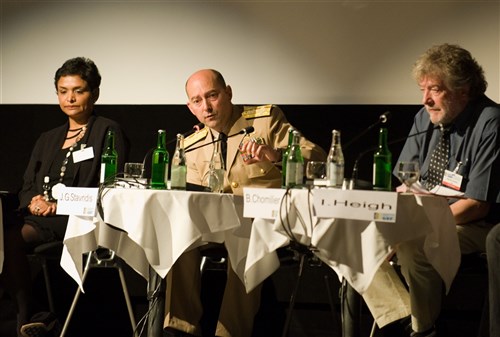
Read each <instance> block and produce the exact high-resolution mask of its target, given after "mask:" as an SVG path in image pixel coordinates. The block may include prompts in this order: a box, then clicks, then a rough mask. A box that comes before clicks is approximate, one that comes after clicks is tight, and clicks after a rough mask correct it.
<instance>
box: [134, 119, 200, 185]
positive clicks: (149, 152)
mask: <svg viewBox="0 0 500 337" xmlns="http://www.w3.org/2000/svg"><path fill="white" fill-rule="evenodd" d="M203 127H205V124H203V123H198V124H196V125H194V126H193V127H192V128H191V129H190V130H188V131H186V132H184V133H183V134H182V135H183V136H184V137H187V136H190V135H192V134H193V133H195V132H197V131H200V130H201V129H203ZM176 140H177V137H175V138H174V139H171V140H169V141H168V142H167V143H166V145H169V144H172V143H173V142H174V141H176ZM154 149H155V147H152V148H150V149H149V150H148V152H146V155H145V156H144V159H143V160H142V176H144V170H145V168H146V159H147V158H148V157H149V155H150V154H151V152H153V150H154Z"/></svg>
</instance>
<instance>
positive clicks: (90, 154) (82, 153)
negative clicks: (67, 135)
mask: <svg viewBox="0 0 500 337" xmlns="http://www.w3.org/2000/svg"><path fill="white" fill-rule="evenodd" d="M91 158H94V148H93V147H92V146H90V147H85V148H83V149H81V150H78V151H74V152H73V163H79V162H81V161H84V160H87V159H91Z"/></svg>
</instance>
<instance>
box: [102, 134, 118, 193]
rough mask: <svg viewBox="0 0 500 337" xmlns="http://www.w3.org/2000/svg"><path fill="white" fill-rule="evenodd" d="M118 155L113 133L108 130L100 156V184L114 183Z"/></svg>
mask: <svg viewBox="0 0 500 337" xmlns="http://www.w3.org/2000/svg"><path fill="white" fill-rule="evenodd" d="M117 163H118V153H117V152H116V150H115V132H114V131H113V130H108V133H107V134H106V140H105V143H104V149H103V151H102V155H101V176H100V182H101V184H108V183H110V182H112V181H114V179H115V177H116V174H117V170H118V167H117Z"/></svg>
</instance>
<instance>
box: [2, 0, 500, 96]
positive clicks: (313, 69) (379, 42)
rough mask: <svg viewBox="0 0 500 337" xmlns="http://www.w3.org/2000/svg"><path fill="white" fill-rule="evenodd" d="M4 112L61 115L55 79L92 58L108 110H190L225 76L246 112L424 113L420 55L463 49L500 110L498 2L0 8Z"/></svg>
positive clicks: (252, 1) (9, 1)
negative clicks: (41, 109)
mask: <svg viewBox="0 0 500 337" xmlns="http://www.w3.org/2000/svg"><path fill="white" fill-rule="evenodd" d="M0 11H1V14H0V19H1V20H0V25H1V31H0V46H1V52H0V72H1V74H0V75H1V76H0V78H1V82H0V103H1V104H26V103H30V104H53V103H56V97H55V94H54V87H53V83H52V81H53V75H54V72H55V70H56V69H57V68H58V67H59V66H60V65H61V64H62V63H63V62H64V61H65V60H66V59H68V58H71V57H75V56H87V57H90V58H92V59H93V60H94V61H95V62H96V64H97V65H98V67H99V68H100V70H101V73H102V75H103V83H102V92H101V98H100V101H99V103H102V104H183V103H184V102H185V96H184V91H183V86H184V82H185V80H186V78H187V76H188V75H189V74H191V73H192V72H193V71H194V70H196V69H199V68H205V67H211V68H216V69H219V70H220V71H221V72H222V73H223V74H224V75H225V77H226V80H227V81H228V83H229V84H231V85H232V87H233V90H234V94H235V97H234V101H235V102H236V103H257V102H260V103H262V102H269V103H277V104H418V103H419V102H420V96H419V92H418V90H417V87H416V85H415V83H414V82H413V80H412V79H411V77H410V69H411V66H412V64H413V62H414V60H415V59H416V57H417V56H418V55H420V54H421V53H422V52H423V51H424V50H425V49H427V48H428V47H429V46H431V45H433V44H437V43H443V42H449V43H458V44H460V45H462V46H463V47H465V48H467V49H469V50H470V51H471V52H472V53H473V55H474V56H475V57H476V58H477V60H478V61H479V62H480V63H481V64H482V65H483V66H484V69H485V72H486V76H487V79H488V82H489V89H488V92H487V94H488V95H489V96H490V97H491V98H492V99H494V100H496V101H499V100H500V87H499V77H500V57H499V55H500V24H499V22H500V2H499V1H498V0H475V1H468V0H450V1H436V2H434V1H432V2H431V1H427V0H414V1H407V0H399V1H398V0H393V1H376V0H375V1H356V0H343V1H342V0H338V1H313V0H311V1H279V0H276V1H271V0H259V1H256V0H240V1H176V0H171V1H169V0H163V1H162V0H156V1H146V0H145V1H137V0H120V1H106V0H104V1H93V0H66V1H44V0H35V1H29V0H28V1H19V0H0Z"/></svg>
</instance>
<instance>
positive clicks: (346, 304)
mask: <svg viewBox="0 0 500 337" xmlns="http://www.w3.org/2000/svg"><path fill="white" fill-rule="evenodd" d="M341 310H342V337H360V336H361V329H360V325H361V295H360V294H358V292H356V290H354V288H353V287H352V286H351V285H350V284H349V283H348V282H347V281H346V280H345V279H342V298H341Z"/></svg>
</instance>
